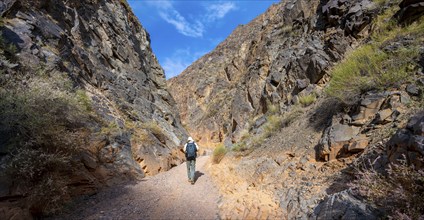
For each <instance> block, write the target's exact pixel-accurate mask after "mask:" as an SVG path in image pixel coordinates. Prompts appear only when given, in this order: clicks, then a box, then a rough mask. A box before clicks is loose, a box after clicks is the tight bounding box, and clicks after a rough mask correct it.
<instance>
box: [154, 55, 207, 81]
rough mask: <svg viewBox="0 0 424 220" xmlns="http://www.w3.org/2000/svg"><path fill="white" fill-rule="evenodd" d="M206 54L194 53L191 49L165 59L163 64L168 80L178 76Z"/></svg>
mask: <svg viewBox="0 0 424 220" xmlns="http://www.w3.org/2000/svg"><path fill="white" fill-rule="evenodd" d="M205 53H206V52H202V51H196V52H192V51H191V49H190V48H186V49H179V50H177V51H175V52H174V54H172V56H171V57H167V58H165V61H164V62H163V63H162V67H163V69H164V70H165V75H166V78H167V79H169V78H172V77H174V76H177V75H178V74H180V73H181V72H183V71H184V70H185V69H186V68H187V67H188V66H190V65H191V64H192V63H193V62H194V61H196V60H197V59H199V58H200V57H201V56H203V55H204V54H205Z"/></svg>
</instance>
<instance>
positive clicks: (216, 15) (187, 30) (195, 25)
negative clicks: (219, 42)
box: [146, 0, 237, 37]
mask: <svg viewBox="0 0 424 220" xmlns="http://www.w3.org/2000/svg"><path fill="white" fill-rule="evenodd" d="M146 3H147V4H148V5H150V6H152V7H155V8H157V9H158V11H159V12H158V13H159V16H160V17H161V18H162V19H163V20H165V21H166V22H168V23H169V24H171V25H173V26H174V27H175V28H176V29H177V31H178V32H179V33H180V34H183V35H185V36H188V37H203V35H204V33H205V27H206V26H207V25H208V23H211V22H214V21H216V20H218V19H221V18H223V17H225V15H227V14H228V13H229V12H231V11H233V10H237V6H236V4H235V3H234V2H222V3H213V4H209V5H206V6H205V9H206V13H203V14H199V15H197V17H193V18H192V21H191V22H190V21H188V20H187V19H186V17H184V16H183V15H181V14H180V12H179V11H178V10H177V9H176V8H175V7H174V5H173V2H172V1H169V0H158V1H146Z"/></svg>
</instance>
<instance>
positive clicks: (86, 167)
mask: <svg viewBox="0 0 424 220" xmlns="http://www.w3.org/2000/svg"><path fill="white" fill-rule="evenodd" d="M0 16H1V18H2V26H1V27H0V31H1V33H2V35H1V46H2V50H1V52H2V53H1V60H0V66H1V68H2V71H1V72H2V76H1V84H2V90H1V91H2V100H10V102H7V103H8V104H9V105H8V107H6V105H4V107H5V108H4V109H3V108H2V120H3V122H4V123H1V132H0V136H1V138H0V139H2V140H1V145H0V149H1V155H0V158H1V161H3V162H4V161H10V160H12V161H13V158H16V157H14V155H16V149H18V152H21V151H20V150H19V149H21V148H22V147H23V146H24V145H25V146H27V145H28V143H32V144H30V145H31V150H34V149H44V148H46V149H47V150H48V149H49V143H45V144H42V145H41V144H38V143H39V142H37V140H39V139H37V138H35V136H36V135H35V134H36V131H35V130H29V132H27V133H28V141H27V140H26V139H25V141H26V142H25V143H27V144H19V143H18V144H15V145H13V147H11V146H12V144H11V143H17V142H13V141H12V140H15V139H16V138H17V139H19V135H20V133H19V131H17V130H16V129H15V128H16V127H17V126H18V127H19V126H21V127H23V128H25V129H27V130H28V126H27V127H25V126H26V125H27V124H25V126H24V125H22V124H24V123H20V120H21V119H22V121H23V120H24V119H25V118H28V117H27V116H28V115H32V114H33V113H34V112H36V111H39V109H44V110H42V111H45V112H40V113H39V115H40V117H37V118H44V116H43V114H44V113H45V116H46V118H47V116H52V118H55V120H56V119H57V120H56V121H55V123H46V124H45V125H52V126H53V125H55V126H56V125H57V126H58V127H60V126H61V125H63V126H62V127H60V128H64V129H63V130H64V132H65V133H63V134H57V135H56V136H58V137H60V138H62V137H63V136H69V135H71V134H73V135H75V134H76V135H75V136H72V138H75V139H74V140H70V142H67V143H72V142H77V140H80V141H81V142H79V143H80V144H78V146H75V147H76V148H77V151H78V153H77V154H75V156H73V157H72V158H71V159H70V160H68V162H69V163H71V164H72V165H71V166H70V167H68V168H66V169H65V172H67V174H66V175H67V176H68V177H67V179H69V180H70V182H69V183H68V184H67V186H68V187H70V188H72V189H73V191H72V192H73V193H71V194H72V195H76V194H85V193H92V192H94V191H95V190H96V189H97V188H98V187H100V186H102V185H104V184H110V183H113V182H117V181H118V182H119V181H122V180H127V179H130V178H134V177H135V178H138V177H143V176H144V175H146V174H147V175H152V174H156V173H158V172H160V171H165V170H168V169H170V168H171V167H172V166H174V165H177V164H180V163H181V162H182V153H181V152H180V151H179V150H178V149H177V148H178V147H179V145H180V142H181V140H182V139H185V138H186V137H187V134H186V131H185V130H184V129H183V128H182V126H181V123H180V119H179V114H178V112H177V111H176V108H175V105H176V104H175V101H174V99H173V98H172V97H171V95H170V94H169V92H168V91H167V85H166V81H165V77H164V73H163V70H162V68H161V67H160V65H159V64H158V61H157V59H156V57H155V55H154V54H153V53H152V50H151V47H150V39H149V34H148V33H147V32H146V31H145V30H144V29H143V27H142V26H141V25H140V23H139V22H138V20H137V19H136V18H135V16H134V14H133V13H132V12H131V9H130V8H129V6H128V5H127V3H126V1H122V0H88V1H76V0H75V1H74V0H71V1H60V0H49V1H44V0H36V1H25V0H6V1H2V2H0ZM58 78H60V79H58ZM56 79H58V80H56ZM12 88H21V90H20V91H15V90H13V89H12ZM35 88H37V89H35ZM9 91H13V92H10V93H9ZM25 91H31V92H28V93H25V97H29V98H34V97H35V96H37V99H36V100H38V101H34V106H35V107H32V108H33V111H28V112H25V113H22V114H21V116H23V117H22V118H21V119H17V118H15V119H13V117H15V116H13V117H12V116H11V114H10V112H13V111H15V112H18V113H19V111H18V110H19V109H18V108H17V107H16V106H19V103H21V104H22V103H23V104H25V103H29V102H25V101H24V102H16V97H21V96H20V94H21V93H24V92H25ZM43 91H44V92H43ZM48 91H54V92H52V93H48ZM62 93H63V94H64V95H63V96H60V97H59V96H57V95H56V94H62ZM45 94H51V96H52V97H56V98H45V97H47V96H46V95H45ZM33 96H34V97H33ZM7 97H11V98H10V99H7ZM40 97H42V98H41V99H38V98H40ZM43 97H44V98H43ZM63 97H67V99H66V100H68V101H69V100H74V98H75V97H76V98H77V99H76V101H75V103H74V102H71V101H69V102H66V105H65V104H64V105H63V106H62V105H61V107H58V108H57V109H56V107H55V106H56V105H59V104H58V103H61V102H60V100H65V98H63ZM78 97H79V98H78ZM34 99H35V98H34ZM28 100H30V99H28ZM78 100H79V101H78ZM48 101H51V103H52V105H50V106H49V104H48V103H49V102H48ZM5 103H6V101H5ZM64 103H65V102H64ZM81 103H83V104H84V105H85V112H84V113H83V114H81V115H78V117H81V118H78V117H76V118H72V116H73V114H72V112H73V111H70V110H69V109H70V106H71V107H72V106H77V107H78V106H79V105H81ZM3 104H4V103H3ZM40 106H41V107H40ZM7 108H8V109H7ZM22 109H23V108H22ZM49 109H55V110H57V111H56V112H55V113H53V114H50V112H49ZM3 110H4V111H3ZM34 114H35V113H34ZM59 116H63V120H62V119H60V118H59V119H58V117H59ZM6 119H8V120H6ZM6 121H12V122H11V123H10V124H7V123H6ZM70 121H71V122H72V123H68V122H70ZM14 122H16V123H14ZM13 124H16V126H14V125H13ZM69 124H72V126H70V125H69ZM43 126H44V124H43ZM34 128H37V127H34ZM37 129H39V130H40V135H41V136H42V135H43V134H44V133H43V131H42V130H43V129H40V128H37ZM46 130H47V129H46ZM52 130H54V129H52ZM44 136H45V135H44ZM44 136H43V137H44ZM72 138H71V139H72ZM22 140H24V138H22ZM29 140H36V141H29ZM47 140H50V139H47ZM52 143H53V141H52ZM65 145H66V144H65ZM19 155H21V154H19ZM18 162H19V161H18ZM47 172H48V171H47ZM2 173H3V171H2ZM43 175H44V174H42V175H41V176H43ZM62 175H63V174H62ZM2 180H4V178H2ZM1 186H2V190H1V192H2V193H1V194H0V197H1V198H2V199H0V200H1V201H6V202H5V203H4V204H6V208H2V209H1V211H0V214H1V215H3V214H4V213H7V212H8V210H9V211H10V210H11V208H7V207H8V206H7V204H9V203H14V202H11V201H8V199H7V198H11V197H13V198H24V199H25V198H27V194H26V193H30V192H31V190H30V189H27V188H26V190H22V189H18V190H17V189H16V188H19V187H21V186H19V184H18V185H17V184H16V183H11V182H10V181H7V179H6V180H5V181H4V184H2V185H1ZM29 188H31V187H29ZM28 190H29V191H28ZM72 195H71V196H72ZM14 201H15V200H14ZM8 202H9V203H8ZM25 204H26V205H22V206H21V207H28V206H29V207H31V202H30V201H27V202H25ZM3 207H4V206H3ZM18 212H19V211H18ZM22 213H24V212H22ZM1 215H0V216H1ZM9 217H10V216H9Z"/></svg>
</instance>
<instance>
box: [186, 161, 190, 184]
mask: <svg viewBox="0 0 424 220" xmlns="http://www.w3.org/2000/svg"><path fill="white" fill-rule="evenodd" d="M186 164H187V178H188V179H189V180H190V160H187V161H186Z"/></svg>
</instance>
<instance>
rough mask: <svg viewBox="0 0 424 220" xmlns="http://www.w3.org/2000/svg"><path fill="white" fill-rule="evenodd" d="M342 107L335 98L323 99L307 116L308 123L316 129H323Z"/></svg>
mask: <svg viewBox="0 0 424 220" xmlns="http://www.w3.org/2000/svg"><path fill="white" fill-rule="evenodd" d="M342 107H343V106H342V104H341V103H340V102H339V101H337V100H336V99H332V98H327V99H325V100H323V101H322V102H321V103H319V105H318V107H317V108H316V109H315V111H314V112H313V113H312V115H311V116H310V117H309V124H310V125H311V126H312V127H313V128H314V129H315V130H316V131H322V130H324V129H325V128H326V127H328V126H329V125H330V124H331V119H332V118H333V116H334V115H335V114H337V113H338V112H340V111H341V110H342Z"/></svg>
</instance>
